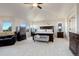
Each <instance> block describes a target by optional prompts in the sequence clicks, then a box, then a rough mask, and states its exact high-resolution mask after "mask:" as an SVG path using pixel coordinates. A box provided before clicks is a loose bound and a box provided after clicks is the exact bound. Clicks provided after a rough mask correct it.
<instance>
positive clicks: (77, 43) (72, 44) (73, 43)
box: [69, 32, 79, 56]
mask: <svg viewBox="0 0 79 59" xmlns="http://www.w3.org/2000/svg"><path fill="white" fill-rule="evenodd" d="M69 37H70V39H69V48H70V50H71V51H72V53H73V54H74V55H75V56H79V34H76V33H72V32H69Z"/></svg>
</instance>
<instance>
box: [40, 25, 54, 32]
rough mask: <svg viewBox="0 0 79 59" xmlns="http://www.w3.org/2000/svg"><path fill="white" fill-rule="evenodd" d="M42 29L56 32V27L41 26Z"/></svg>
mask: <svg viewBox="0 0 79 59" xmlns="http://www.w3.org/2000/svg"><path fill="white" fill-rule="evenodd" d="M40 29H52V30H53V32H54V26H40Z"/></svg>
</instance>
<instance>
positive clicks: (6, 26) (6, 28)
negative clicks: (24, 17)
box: [2, 21, 12, 31]
mask: <svg viewBox="0 0 79 59" xmlns="http://www.w3.org/2000/svg"><path fill="white" fill-rule="evenodd" d="M2 29H3V31H12V24H11V22H9V21H5V22H3V26H2Z"/></svg>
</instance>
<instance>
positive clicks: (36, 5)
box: [24, 3, 43, 9]
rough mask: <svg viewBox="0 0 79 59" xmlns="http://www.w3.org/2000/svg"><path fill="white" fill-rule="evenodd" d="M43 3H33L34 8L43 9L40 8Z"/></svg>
mask: <svg viewBox="0 0 79 59" xmlns="http://www.w3.org/2000/svg"><path fill="white" fill-rule="evenodd" d="M24 4H30V3H24ZM41 4H43V3H32V7H37V8H39V9H42V7H41V6H40V5H41Z"/></svg>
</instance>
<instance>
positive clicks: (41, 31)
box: [35, 29, 53, 34]
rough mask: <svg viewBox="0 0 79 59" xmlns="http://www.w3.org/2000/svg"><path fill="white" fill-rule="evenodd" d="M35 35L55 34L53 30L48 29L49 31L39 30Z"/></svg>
mask: <svg viewBox="0 0 79 59" xmlns="http://www.w3.org/2000/svg"><path fill="white" fill-rule="evenodd" d="M35 33H43V34H53V31H52V30H49V29H47V30H44V29H43V30H38V31H36V32H35Z"/></svg>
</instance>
